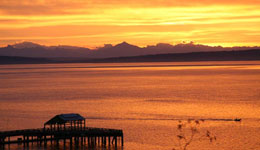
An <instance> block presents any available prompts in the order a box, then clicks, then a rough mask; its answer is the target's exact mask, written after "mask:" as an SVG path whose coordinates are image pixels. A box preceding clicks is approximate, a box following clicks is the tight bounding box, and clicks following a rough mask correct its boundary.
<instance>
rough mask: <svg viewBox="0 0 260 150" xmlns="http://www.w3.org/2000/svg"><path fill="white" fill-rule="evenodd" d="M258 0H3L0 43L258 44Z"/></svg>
mask: <svg viewBox="0 0 260 150" xmlns="http://www.w3.org/2000/svg"><path fill="white" fill-rule="evenodd" d="M203 2H204V1H203ZM206 2H207V3H209V2H208V1H206ZM193 3H194V5H192V4H193ZM253 3H254V2H252V1H249V2H240V3H237V4H235V3H234V4H232V3H231V4H229V3H225V2H215V3H213V2H212V3H209V4H204V3H202V1H201V2H200V3H199V2H197V1H196V2H195V1H191V2H189V3H188V2H186V3H185V2H183V3H181V4H180V3H177V2H176V1H161V3H160V2H159V1H157V0H155V1H153V2H150V3H145V2H140V3H137V4H135V3H132V2H125V3H122V2H120V1H117V0H115V1H112V2H110V3H109V2H102V3H101V2H100V3H97V2H92V1H90V2H85V1H77V2H72V3H70V4H69V1H63V2H62V1H56V3H53V2H51V1H35V5H34V6H33V5H31V3H29V2H28V3H27V1H25V2H24V3H22V2H18V1H17V2H16V3H15V0H14V1H12V3H8V2H7V1H5V0H3V1H2V2H0V5H1V4H2V7H0V38H1V41H0V45H6V44H10V43H14V42H19V41H23V40H26V41H33V42H38V43H41V44H47V45H50V44H56V45H57V44H67V45H79V46H87V47H93V46H100V45H102V44H104V43H112V44H113V43H118V42H121V41H128V42H131V43H133V44H137V45H139V46H144V45H149V44H156V43H158V42H168V43H178V42H180V41H196V42H197V43H202V44H208V45H222V46H235V45H236V46H243V45H245V46H254V45H259V42H260V41H259V39H260V38H259V37H260V29H259V26H260V11H259V10H260V5H253ZM15 4H16V5H15ZM61 7H63V9H62V8H61ZM8 8H9V9H8ZM26 8H31V9H30V10H29V9H26ZM37 8H38V9H37ZM44 8H45V9H44ZM55 8H56V9H55ZM31 11H34V13H33V12H31Z"/></svg>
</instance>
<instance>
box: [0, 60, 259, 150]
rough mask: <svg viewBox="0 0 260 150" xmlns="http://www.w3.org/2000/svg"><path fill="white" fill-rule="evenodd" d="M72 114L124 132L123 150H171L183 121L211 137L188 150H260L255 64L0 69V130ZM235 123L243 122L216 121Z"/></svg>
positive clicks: (35, 125)
mask: <svg viewBox="0 0 260 150" xmlns="http://www.w3.org/2000/svg"><path fill="white" fill-rule="evenodd" d="M73 112H75V113H80V114H81V115H83V116H85V117H86V118H87V126H91V127H105V128H119V129H123V131H124V137H125V146H124V148H123V149H124V150H147V149H149V150H171V149H172V148H174V147H176V144H177V143H178V139H177V137H176V135H177V124H178V120H186V119H188V118H192V119H206V121H205V122H204V123H202V124H201V125H200V131H201V133H200V134H204V132H205V131H206V130H210V131H211V132H212V133H213V134H214V135H216V136H217V141H216V142H214V143H210V142H209V141H208V140H206V139H202V140H194V141H193V142H192V144H191V145H190V147H189V149H191V150H198V149H201V150H206V149H213V150H260V140H259V139H260V61H254V62H253V61H249V62H198V63H122V64H120V63H117V64H44V65H43V64H33V65H1V66H0V130H12V129H24V128H39V127H42V126H43V124H44V122H45V121H47V120H48V119H49V118H51V117H53V116H54V115H56V114H60V113H73ZM233 118H242V122H232V121H224V120H222V119H233ZM214 119H217V120H214ZM13 149H22V148H21V146H20V147H19V146H17V147H13ZM32 149H37V148H32Z"/></svg>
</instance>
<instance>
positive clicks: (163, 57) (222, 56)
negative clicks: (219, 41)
mask: <svg viewBox="0 0 260 150" xmlns="http://www.w3.org/2000/svg"><path fill="white" fill-rule="evenodd" d="M249 60H260V49H259V50H258V49H257V50H242V51H218V52H192V53H177V54H176V53H175V54H157V55H144V56H131V57H113V58H97V59H89V58H31V57H16V56H0V64H41V63H121V62H185V61H249Z"/></svg>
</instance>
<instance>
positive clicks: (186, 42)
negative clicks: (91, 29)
mask: <svg viewBox="0 0 260 150" xmlns="http://www.w3.org/2000/svg"><path fill="white" fill-rule="evenodd" d="M22 43H31V44H36V45H39V46H45V47H58V46H70V47H78V48H87V49H90V50H96V49H100V48H104V47H105V46H106V45H112V46H116V45H119V44H122V43H127V44H129V45H133V46H137V47H139V48H147V47H149V46H157V45H159V44H166V45H171V46H177V45H189V44H191V45H201V46H208V47H222V48H240V47H241V48H243V47H245V48H246V47H248V48H254V47H260V45H253V46H249V45H240V46H239V45H237V46H223V45H219V44H218V45H214V44H203V43H196V42H194V41H182V42H179V43H167V42H159V43H155V44H148V45H145V46H141V45H138V44H131V43H130V42H127V41H122V42H119V43H116V44H111V43H104V44H103V45H100V46H95V47H91V46H80V45H67V44H57V45H48V44H41V43H38V42H32V41H21V42H15V43H13V44H6V45H0V48H5V47H8V46H14V45H16V44H22Z"/></svg>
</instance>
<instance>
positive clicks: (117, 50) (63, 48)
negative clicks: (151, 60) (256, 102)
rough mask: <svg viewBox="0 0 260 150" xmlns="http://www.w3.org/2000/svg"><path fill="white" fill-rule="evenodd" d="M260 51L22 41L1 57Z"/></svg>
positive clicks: (183, 45) (4, 50)
mask: <svg viewBox="0 0 260 150" xmlns="http://www.w3.org/2000/svg"><path fill="white" fill-rule="evenodd" d="M247 49H260V47H221V46H207V45H201V44H194V43H193V42H190V43H181V44H177V45H171V44H167V43H158V44H156V45H151V46H146V47H138V46H135V45H132V44H129V43H127V42H122V43H119V44H116V45H111V44H105V45H104V46H103V47H99V48H96V49H89V48H85V47H76V46H67V45H59V46H44V45H40V44H37V43H32V42H22V43H17V44H13V45H8V46H6V47H2V48H0V56H20V57H37V58H38V57H40V58H89V59H93V58H111V57H129V56H143V55H156V54H176V53H190V52H212V51H232V50H247Z"/></svg>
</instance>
